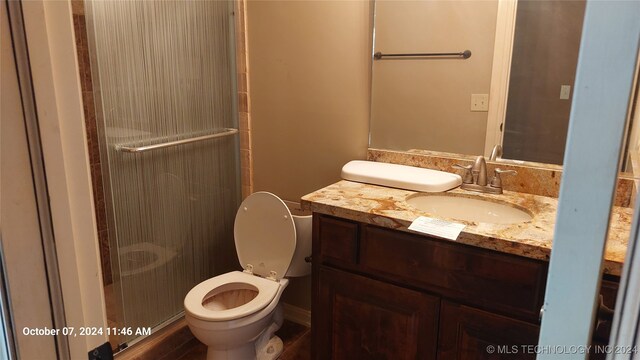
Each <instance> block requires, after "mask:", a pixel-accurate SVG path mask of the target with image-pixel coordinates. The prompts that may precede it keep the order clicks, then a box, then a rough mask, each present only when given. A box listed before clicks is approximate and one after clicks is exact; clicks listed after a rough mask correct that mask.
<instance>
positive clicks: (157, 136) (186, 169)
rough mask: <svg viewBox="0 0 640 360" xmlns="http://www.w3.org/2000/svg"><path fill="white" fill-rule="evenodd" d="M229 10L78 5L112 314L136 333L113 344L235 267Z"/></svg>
mask: <svg viewBox="0 0 640 360" xmlns="http://www.w3.org/2000/svg"><path fill="white" fill-rule="evenodd" d="M82 5H84V6H82ZM234 6H235V2H234V1H219V0H205V1H179V0H172V1H121V0H86V1H85V2H84V4H82V3H80V8H78V3H77V2H76V3H75V4H74V24H75V26H76V34H77V35H76V36H77V38H78V39H77V40H76V42H77V44H78V57H79V63H80V64H79V65H80V70H81V72H82V74H81V78H82V80H83V84H82V85H83V98H84V101H85V117H86V118H87V119H86V121H87V123H88V124H87V132H88V141H89V149H90V157H91V161H92V176H93V181H94V197H96V199H98V200H96V214H97V215H98V223H99V225H98V226H99V229H98V230H99V234H100V237H101V242H102V243H101V253H102V254H101V255H103V261H102V263H103V272H104V275H105V276H103V279H104V283H105V297H106V303H107V316H108V320H109V327H116V328H119V329H122V328H126V329H129V328H130V329H132V330H133V331H132V333H131V335H128V332H125V335H122V336H120V337H118V338H115V337H114V338H112V339H110V342H111V344H112V347H114V348H118V347H119V348H123V347H124V346H126V345H127V344H131V343H133V342H135V341H137V340H138V339H139V337H138V336H137V335H136V329H139V328H140V329H146V328H158V327H161V326H163V325H164V324H167V323H170V322H171V321H172V320H173V319H175V318H178V317H180V316H181V314H182V311H183V307H182V301H183V299H184V296H185V295H186V293H187V292H188V291H189V290H190V289H191V288H192V287H193V286H194V285H196V284H197V283H199V282H201V281H203V280H205V279H207V278H210V277H212V276H215V275H217V274H220V273H223V272H227V271H230V270H233V269H236V268H237V267H238V264H237V260H236V258H235V251H234V246H233V221H234V217H235V211H236V209H237V207H238V205H239V203H240V199H241V194H240V171H239V168H240V167H239V161H240V160H239V140H238V136H237V130H236V129H237V127H238V120H237V113H238V112H237V105H236V104H237V91H236V63H235V41H234ZM80 11H82V15H83V16H82V17H79V16H78V17H77V18H76V15H78V14H77V13H79V12H80ZM85 21H86V22H85ZM93 105H95V106H93ZM93 109H95V110H93ZM92 110H93V116H92V114H91V111H92ZM90 121H94V126H93V128H92V127H91V126H90V124H89V122H90ZM92 131H93V134H92ZM97 149H99V151H97ZM92 152H93V153H94V154H91V153H92ZM97 152H99V157H98V156H97V155H96V154H95V153H97ZM101 188H102V194H96V192H100V191H101ZM102 199H104V200H103V201H102V202H101V200H102ZM101 207H102V208H101ZM101 217H104V220H102V221H101ZM101 223H104V225H103V226H104V228H105V229H100V224H101ZM107 254H108V255H107ZM106 257H108V258H106Z"/></svg>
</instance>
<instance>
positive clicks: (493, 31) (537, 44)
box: [370, 0, 637, 167]
mask: <svg viewBox="0 0 640 360" xmlns="http://www.w3.org/2000/svg"><path fill="white" fill-rule="evenodd" d="M584 9H585V1H582V0H580V1H497V0H494V1H425V0H419V1H400V0H398V1H378V2H376V4H375V19H374V35H375V36H374V44H373V51H374V53H376V54H382V55H385V54H391V55H392V56H379V55H378V56H376V57H375V59H374V61H373V65H372V79H373V80H372V92H371V97H372V110H371V134H370V147H372V148H382V149H392V150H402V151H407V150H411V149H421V150H430V151H439V152H448V153H457V154H467V155H482V154H483V155H485V156H489V155H490V154H491V151H492V149H493V148H494V146H495V145H498V144H499V145H501V146H502V148H503V154H502V158H503V159H511V160H519V161H528V162H537V163H545V164H559V165H561V164H562V159H563V157H564V148H565V142H566V135H567V128H568V123H569V115H570V112H571V99H572V96H573V88H574V82H575V74H576V67H577V61H578V51H579V48H580V38H581V32H582V22H583V17H584ZM465 50H469V51H470V53H471V56H469V57H466V56H456V55H455V54H457V53H462V52H464V51H465ZM443 53H444V54H443ZM425 54H428V55H435V56H424V55H425ZM630 123H631V122H630ZM627 133H628V134H631V136H633V134H635V131H633V129H632V128H631V126H630V129H629V131H627ZM631 142H632V143H637V141H631ZM627 158H628V156H625V160H627ZM625 167H626V166H625Z"/></svg>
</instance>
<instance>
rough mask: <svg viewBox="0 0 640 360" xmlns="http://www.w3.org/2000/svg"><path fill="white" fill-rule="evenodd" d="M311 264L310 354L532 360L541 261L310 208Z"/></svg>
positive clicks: (601, 333) (542, 274) (542, 271)
mask: <svg viewBox="0 0 640 360" xmlns="http://www.w3.org/2000/svg"><path fill="white" fill-rule="evenodd" d="M312 261H313V297H312V323H313V326H312V328H311V331H312V356H313V358H314V359H322V360H325V359H394V360H395V359H527V358H528V357H527V356H529V358H532V359H533V358H535V354H531V355H526V354H522V347H521V346H522V345H535V344H537V342H538V334H539V312H540V308H541V306H542V302H543V299H544V290H545V283H546V276H547V266H548V264H547V263H546V262H544V261H539V260H533V259H528V258H524V257H520V256H514V255H509V254H504V253H500V252H497V251H491V250H486V249H481V248H476V247H472V246H468V245H464V244H456V243H452V242H450V241H444V240H440V239H435V238H430V237H428V236H422V235H417V234H410V233H406V232H401V231H397V230H391V229H388V228H383V227H378V226H373V225H368V224H363V223H359V222H355V221H350V220H345V219H340V218H335V217H331V216H327V215H321V214H317V213H314V217H313V257H312ZM605 287H606V288H607V289H608V290H607V291H608V292H607V293H606V294H605V303H607V304H611V303H615V298H613V299H612V298H611V296H612V294H613V296H615V291H613V289H617V284H616V283H615V281H608V282H607V281H605V282H603V294H604V293H605V291H604V290H605ZM607 331H608V329H607V328H606V327H603V328H601V330H600V331H599V332H598V331H597V332H596V336H595V337H597V338H598V339H597V342H598V343H600V342H602V341H606V339H605V338H606V337H608V332H607ZM594 341H595V340H594ZM490 345H492V346H502V347H503V348H502V349H503V350H505V349H514V348H513V347H512V346H517V347H518V350H517V351H518V353H517V354H516V353H515V350H512V351H506V353H505V351H502V354H498V352H497V350H496V352H495V353H492V354H491V353H489V352H487V347H488V346H490Z"/></svg>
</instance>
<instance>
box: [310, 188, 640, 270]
mask: <svg viewBox="0 0 640 360" xmlns="http://www.w3.org/2000/svg"><path fill="white" fill-rule="evenodd" d="M448 193H451V194H455V195H456V196H464V197H475V198H477V197H482V198H483V199H485V200H488V201H496V202H501V203H505V202H506V203H510V205H512V206H515V207H517V208H520V209H526V210H528V212H529V213H530V214H531V215H532V216H533V218H532V219H531V221H527V222H524V223H518V224H488V223H476V222H470V221H461V220H457V219H447V220H451V221H455V222H458V223H464V224H465V225H466V227H465V228H464V229H463V230H462V233H461V234H460V236H459V237H458V239H457V240H455V241H456V242H459V243H463V244H467V245H472V246H477V247H481V248H485V249H491V250H496V251H499V252H503V253H508V254H514V255H520V256H524V257H528V258H532V259H539V260H549V254H550V252H551V243H552V239H553V229H554V226H555V219H556V209H557V207H558V200H557V199H555V198H550V197H544V196H538V195H531V194H524V193H517V192H511V191H505V192H504V194H501V195H491V194H480V193H476V192H470V191H466V190H461V189H459V188H458V189H454V190H450V191H448ZM416 194H419V193H417V192H415V191H408V190H401V189H394V188H388V187H383V186H376V185H369V184H362V183H356V182H351V181H345V180H342V181H339V182H337V183H335V184H332V185H329V186H327V187H325V188H323V189H320V190H317V191H315V192H313V193H311V194H308V195H305V196H303V197H302V199H301V206H302V208H304V209H306V210H310V211H313V212H317V213H321V214H327V215H333V216H336V217H341V218H345V219H350V220H355V221H360V222H363V223H367V224H373V225H378V226H382V227H386V228H391V229H397V230H401V231H407V232H413V231H411V230H408V229H407V227H408V226H409V225H410V224H411V222H412V221H413V220H414V219H416V218H417V217H418V216H429V214H428V213H426V212H424V211H421V210H419V209H416V208H414V207H413V206H411V205H409V204H408V203H407V202H406V201H405V200H406V199H407V198H408V197H410V196H413V195H416ZM632 218H633V210H632V209H630V208H623V207H617V206H616V207H614V209H613V216H612V218H611V226H610V230H609V238H608V241H607V246H606V253H605V263H604V272H605V273H606V274H611V275H617V276H619V275H620V274H621V273H622V263H623V261H624V256H625V253H626V250H627V241H628V238H629V232H630V228H631V221H632ZM448 241H454V240H448Z"/></svg>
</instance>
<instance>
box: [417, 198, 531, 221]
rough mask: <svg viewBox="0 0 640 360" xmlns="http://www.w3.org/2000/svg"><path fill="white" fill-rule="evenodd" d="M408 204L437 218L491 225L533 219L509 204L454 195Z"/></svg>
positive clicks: (527, 213)
mask: <svg viewBox="0 0 640 360" xmlns="http://www.w3.org/2000/svg"><path fill="white" fill-rule="evenodd" d="M407 203H408V204H409V205H411V206H413V207H415V208H417V209H419V210H422V211H424V212H426V213H429V214H430V215H433V216H435V217H443V218H448V219H457V220H464V221H473V222H482V223H490V224H516V223H522V222H526V221H529V220H531V219H532V216H531V214H530V213H529V212H527V211H525V210H523V209H520V208H517V207H515V206H514V205H511V204H508V203H498V202H493V201H487V200H483V199H477V198H468V197H462V196H454V195H418V196H413V197H410V198H408V199H407Z"/></svg>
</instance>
